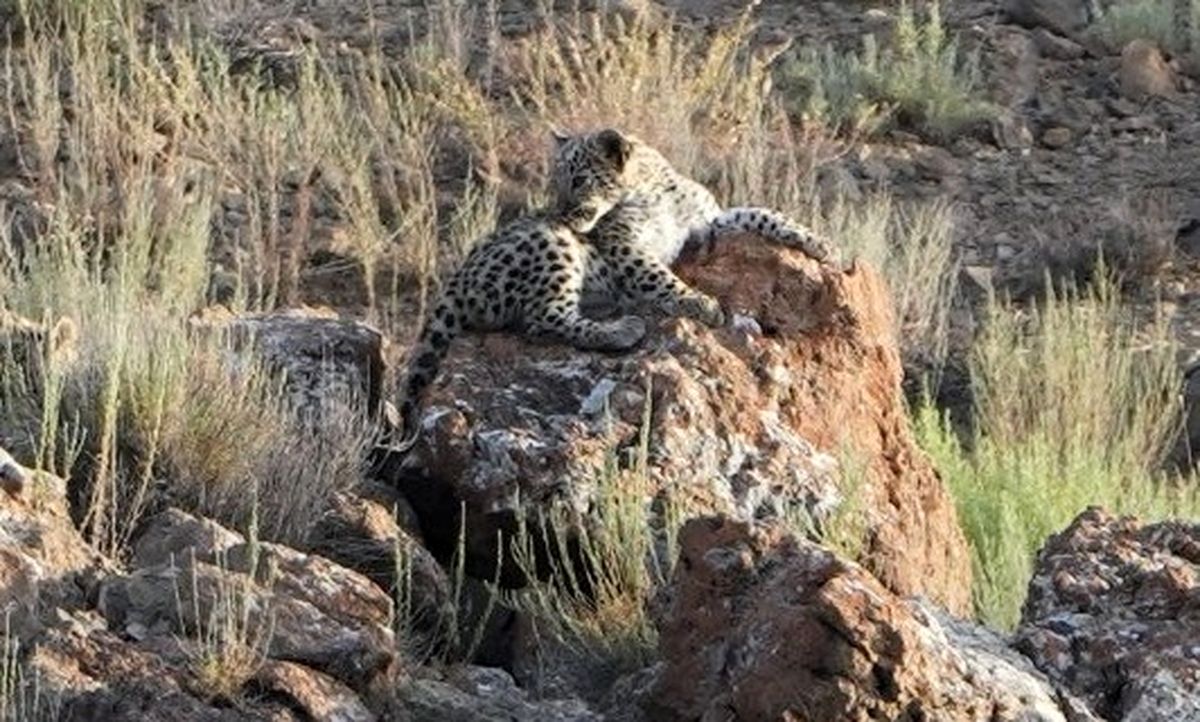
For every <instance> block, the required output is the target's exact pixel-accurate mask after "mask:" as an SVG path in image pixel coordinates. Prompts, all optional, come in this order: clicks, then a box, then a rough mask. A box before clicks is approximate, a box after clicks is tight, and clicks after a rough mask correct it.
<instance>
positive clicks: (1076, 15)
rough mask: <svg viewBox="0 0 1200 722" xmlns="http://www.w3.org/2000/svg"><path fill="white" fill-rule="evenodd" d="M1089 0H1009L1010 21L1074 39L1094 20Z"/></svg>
mask: <svg viewBox="0 0 1200 722" xmlns="http://www.w3.org/2000/svg"><path fill="white" fill-rule="evenodd" d="M1091 4H1092V3H1091V2H1089V0H1007V2H1006V3H1005V11H1006V12H1007V13H1008V17H1009V19H1011V20H1012V21H1013V22H1014V23H1016V24H1018V25H1023V26H1025V27H1027V28H1039V27H1040V28H1046V29H1048V30H1053V31H1054V32H1056V33H1058V34H1059V35H1066V36H1067V37H1072V36H1074V35H1075V34H1077V33H1078V32H1079V31H1080V30H1083V29H1084V27H1086V26H1087V24H1088V22H1089V21H1090V20H1091V19H1092V14H1093V13H1092V12H1091V10H1090V9H1089V5H1091Z"/></svg>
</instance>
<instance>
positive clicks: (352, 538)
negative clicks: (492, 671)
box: [313, 492, 453, 639]
mask: <svg viewBox="0 0 1200 722" xmlns="http://www.w3.org/2000/svg"><path fill="white" fill-rule="evenodd" d="M400 501H402V500H400ZM403 503H404V504H405V505H407V502H403ZM314 536H315V539H314V541H313V550H314V551H317V552H319V553H320V554H322V555H324V556H325V557H327V558H329V559H331V560H332V561H334V562H337V563H338V564H341V565H342V566H345V567H347V568H349V569H353V570H354V571H356V572H359V573H360V574H363V575H364V576H366V577H367V578H368V579H370V580H371V581H373V582H374V583H375V584H376V585H377V586H378V587H379V588H380V589H384V590H393V589H396V588H397V581H399V584H400V586H399V588H400V589H401V590H403V592H404V595H405V596H406V598H407V599H408V601H409V604H410V607H409V608H408V609H407V610H403V611H404V612H405V613H407V614H408V615H409V618H408V619H405V620H402V621H403V622H404V623H405V625H406V626H407V627H408V628H409V630H410V631H415V632H418V633H421V634H423V635H424V636H425V637H426V638H428V639H433V638H435V637H436V636H437V635H438V633H440V632H442V631H444V630H443V625H444V623H445V622H446V621H448V620H449V619H451V618H452V604H453V599H452V596H453V591H452V585H451V583H450V579H449V577H448V576H447V574H446V571H445V570H444V569H442V567H441V566H440V565H439V564H438V563H437V560H436V559H434V558H433V555H432V554H430V553H429V551H428V550H427V549H425V547H424V546H423V545H422V544H421V541H420V539H419V538H415V537H414V536H413V535H412V534H411V533H410V532H409V531H408V530H406V529H405V528H403V527H402V526H401V524H400V523H399V522H398V521H397V518H396V514H395V513H394V512H393V511H392V510H391V509H387V508H385V507H384V506H383V504H382V503H380V502H379V501H375V500H372V499H366V498H363V497H361V496H358V495H357V494H349V493H345V492H339V493H338V494H336V495H335V497H334V501H333V507H332V508H331V510H330V512H329V513H328V514H326V515H325V517H323V518H322V520H321V522H320V523H319V525H318V527H317V531H316V534H315V535H314ZM398 573H400V574H403V575H404V576H403V578H401V579H399V580H397V574H398Z"/></svg>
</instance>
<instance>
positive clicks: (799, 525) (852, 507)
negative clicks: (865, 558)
mask: <svg viewBox="0 0 1200 722" xmlns="http://www.w3.org/2000/svg"><path fill="white" fill-rule="evenodd" d="M838 470H839V472H840V473H839V475H838V501H837V506H836V507H834V509H833V511H832V512H831V513H829V514H828V515H827V516H826V517H824V518H816V517H814V515H813V514H812V513H811V512H810V511H809V509H808V507H806V506H804V505H803V504H802V503H793V504H791V505H789V506H788V507H787V508H785V509H784V514H783V521H784V523H785V524H786V525H787V526H788V527H789V528H791V529H792V530H794V531H795V533H796V534H797V535H798V536H801V537H806V538H810V539H815V540H816V541H818V542H820V543H821V544H823V545H825V546H826V547H828V548H829V549H831V550H833V551H835V552H837V553H838V554H839V555H840V556H842V557H844V558H846V559H859V558H860V557H861V554H862V551H863V544H864V543H865V542H866V539H867V532H868V519H867V515H866V506H865V504H866V499H865V498H864V487H865V484H866V483H867V481H868V479H869V475H870V473H871V469H870V467H869V465H868V461H867V459H866V457H864V456H863V454H862V453H860V452H858V451H855V450H854V449H853V448H852V447H851V446H849V445H846V444H843V445H842V446H841V448H840V449H839V451H838Z"/></svg>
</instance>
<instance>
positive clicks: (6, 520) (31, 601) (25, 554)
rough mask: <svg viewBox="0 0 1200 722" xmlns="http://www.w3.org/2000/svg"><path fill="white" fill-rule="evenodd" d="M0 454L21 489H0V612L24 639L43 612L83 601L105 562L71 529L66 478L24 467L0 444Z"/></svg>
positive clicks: (37, 625) (105, 567)
mask: <svg viewBox="0 0 1200 722" xmlns="http://www.w3.org/2000/svg"><path fill="white" fill-rule="evenodd" d="M4 459H7V460H8V461H7V462H4V463H6V464H7V466H6V467H5V469H6V470H5V471H4V473H5V474H6V475H7V477H8V478H10V479H15V478H17V477H18V476H19V477H20V479H21V484H20V485H21V493H20V494H19V495H18V496H13V495H10V494H7V493H0V615H8V617H9V624H10V626H11V629H12V631H13V633H14V634H16V635H17V636H18V637H19V638H22V639H29V638H30V637H31V635H33V634H34V633H35V632H36V631H37V630H38V629H40V628H41V626H42V623H43V622H44V621H45V619H44V618H43V616H44V615H45V614H47V613H49V612H52V611H53V610H55V609H57V608H59V607H62V608H67V609H77V608H81V607H83V606H85V605H86V602H87V596H88V594H89V592H90V591H91V588H92V587H93V586H94V582H95V579H96V578H97V577H98V576H99V575H101V574H102V573H104V572H106V571H107V570H108V569H109V565H108V564H107V563H106V562H105V561H104V560H103V559H102V558H101V557H100V556H99V555H97V554H96V553H95V552H94V551H93V550H92V548H91V546H90V545H89V544H88V543H87V542H86V541H85V540H84V539H83V537H82V536H81V535H80V534H79V532H78V531H77V530H76V529H75V526H74V524H73V523H72V521H71V516H70V513H69V512H68V509H67V500H66V482H65V481H64V480H62V479H59V478H57V477H55V476H52V475H50V474H46V473H41V472H32V471H30V470H28V469H25V468H24V467H21V466H20V465H19V464H16V462H14V461H12V457H11V456H9V455H8V453H7V452H5V451H3V450H2V449H0V460H4ZM18 468H19V469H20V471H17V470H16V469H18Z"/></svg>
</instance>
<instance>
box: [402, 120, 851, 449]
mask: <svg viewBox="0 0 1200 722" xmlns="http://www.w3.org/2000/svg"><path fill="white" fill-rule="evenodd" d="M551 175H552V181H553V191H554V196H555V202H554V203H552V204H551V205H550V206H549V207H548V208H546V209H543V210H541V211H537V212H534V213H531V214H529V215H527V216H524V217H522V218H519V219H517V220H515V221H513V222H511V223H509V224H508V225H506V226H503V227H501V228H500V229H498V230H497V231H495V232H493V233H492V234H490V235H488V236H486V237H484V238H482V239H481V240H480V241H479V242H478V243H477V244H476V245H475V247H474V249H473V250H472V251H471V252H470V254H469V255H468V256H467V258H466V260H465V261H464V262H463V264H462V266H461V267H460V268H459V269H458V270H457V271H456V272H455V273H454V274H453V275H452V276H451V277H450V278H449V279H448V281H447V282H446V284H445V286H444V290H443V291H442V294H441V296H440V298H439V300H438V301H437V302H436V304H435V305H434V308H433V312H432V313H431V314H430V315H429V317H428V318H427V320H426V322H425V324H424V326H423V328H422V330H421V333H420V335H419V337H418V339H417V342H416V343H415V344H414V346H413V350H412V351H411V353H410V355H409V360H408V364H407V368H406V370H405V373H404V376H403V378H402V380H401V385H400V393H401V403H400V405H399V408H398V411H399V415H400V421H401V423H402V425H403V441H401V442H400V444H399V445H398V447H396V448H397V450H400V451H406V450H407V449H409V448H411V446H412V444H413V443H414V442H415V440H416V438H417V433H418V431H419V429H418V418H417V417H418V406H419V404H420V399H421V396H422V393H423V391H424V390H425V388H426V387H427V386H428V385H429V384H430V383H431V382H432V381H433V379H434V377H435V375H436V374H437V370H438V366H439V364H440V362H441V360H442V358H443V357H444V356H445V353H446V350H447V348H448V347H449V345H450V342H451V341H452V340H453V339H454V338H455V337H456V336H457V335H459V334H460V333H462V332H463V331H464V330H476V331H484V330H495V329H501V328H522V329H524V330H525V331H527V332H530V333H535V334H549V335H552V336H556V337H558V338H560V339H562V340H565V341H566V342H568V343H570V344H572V345H573V346H575V347H577V348H580V349H592V350H602V351H620V350H624V349H628V348H630V347H632V346H634V345H635V344H637V343H638V341H640V340H641V339H642V337H643V336H644V335H645V332H646V326H645V322H644V321H643V320H642V318H641V317H639V316H637V315H633V314H632V313H631V311H632V310H634V309H636V308H639V307H645V306H646V305H650V306H653V307H655V308H657V309H658V310H659V311H661V312H663V313H666V314H669V315H677V316H686V317H690V318H694V319H697V320H699V321H701V322H703V323H706V324H709V325H713V326H719V325H721V324H723V323H724V318H725V315H724V312H723V311H722V309H721V305H720V303H719V302H718V301H717V300H716V299H715V298H713V297H712V296H710V295H708V294H705V293H702V292H700V291H698V290H696V289H693V288H691V287H690V286H688V285H687V284H686V283H684V282H683V281H682V280H681V279H680V278H679V277H678V276H676V275H675V273H674V272H673V271H672V270H671V267H670V266H671V264H672V263H673V262H674V261H675V260H676V258H677V257H678V256H679V254H680V252H681V251H682V250H683V249H684V247H685V246H686V245H688V244H689V243H711V242H713V241H715V240H716V239H717V238H719V237H720V236H722V235H725V234H728V233H733V232H743V231H750V232H754V233H758V234H760V235H763V236H764V237H766V238H768V239H769V240H772V241H775V242H778V243H781V244H783V245H787V246H791V247H795V248H799V249H801V250H803V251H804V252H806V253H808V254H809V255H811V256H813V257H815V258H817V259H819V260H826V259H829V258H831V257H832V253H831V252H830V249H829V247H828V246H827V245H826V244H824V243H823V242H822V241H820V240H819V239H818V238H817V237H816V236H815V235H813V234H812V233H811V232H809V231H808V230H807V229H805V228H803V227H802V226H800V225H798V224H795V223H793V222H791V221H790V220H788V219H787V218H785V217H784V216H782V215H781V214H779V213H776V212H774V211H770V210H767V209H762V208H732V209H728V210H722V209H721V207H720V205H719V204H718V203H717V202H716V199H715V198H714V197H713V195H712V194H711V193H710V192H709V191H708V190H707V189H706V188H704V186H702V185H700V184H699V183H697V182H696V181H694V180H692V179H690V178H688V177H686V176H684V175H682V174H680V173H679V172H678V171H676V170H675V169H674V168H673V167H672V166H671V165H670V164H669V163H668V162H667V161H666V159H665V158H664V157H663V156H662V155H661V154H659V153H658V152H657V151H655V150H654V149H653V148H651V147H650V146H648V145H646V144H645V143H643V142H641V141H639V140H637V139H636V138H634V137H632V136H627V135H625V134H623V133H621V132H619V131H616V130H613V129H607V130H602V131H599V132H596V133H589V134H580V135H571V136H566V135H558V134H556V136H555V153H554V159H553V163H552V174H551ZM594 302H601V303H603V302H610V303H611V302H615V303H616V305H617V307H618V308H619V309H620V311H621V314H622V315H620V316H618V317H617V318H615V319H612V320H595V319H592V318H589V317H587V316H586V315H585V314H584V311H583V309H584V308H585V307H586V306H588V305H591V304H592V303H594Z"/></svg>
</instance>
